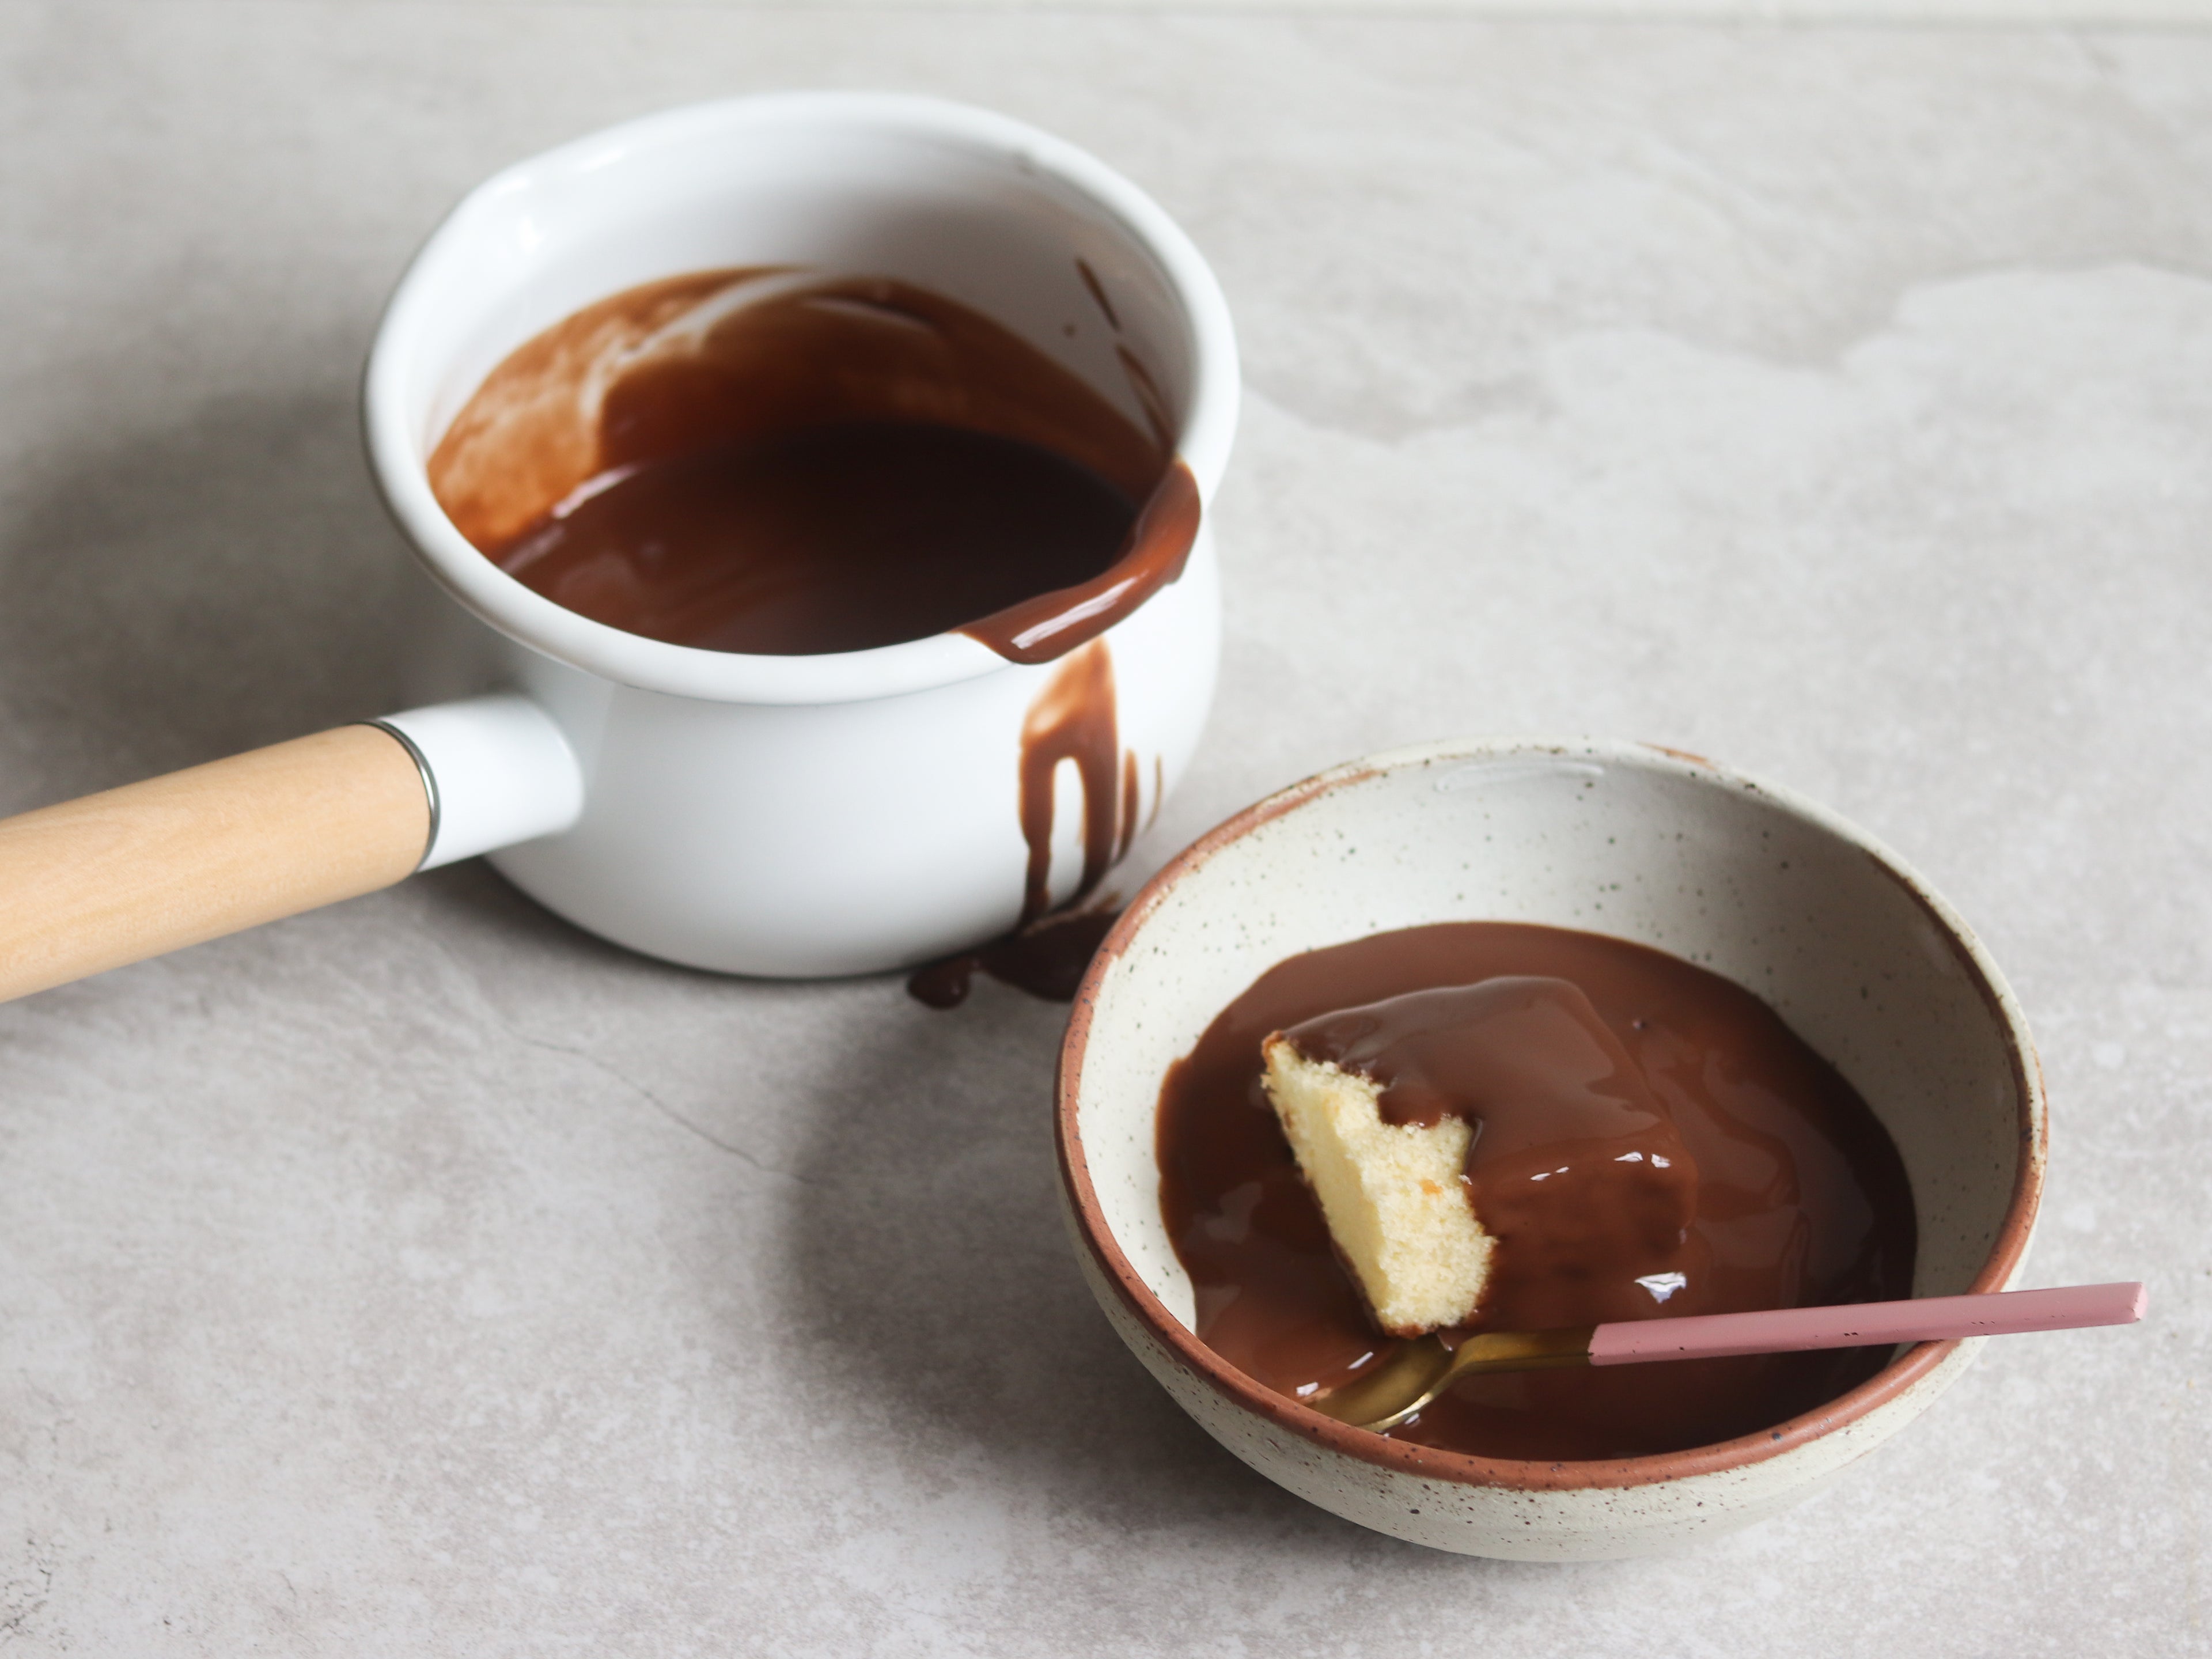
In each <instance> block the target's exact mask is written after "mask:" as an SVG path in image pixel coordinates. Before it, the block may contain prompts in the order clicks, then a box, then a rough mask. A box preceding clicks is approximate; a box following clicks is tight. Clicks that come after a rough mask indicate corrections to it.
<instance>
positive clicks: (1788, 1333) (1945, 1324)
mask: <svg viewBox="0 0 2212 1659" xmlns="http://www.w3.org/2000/svg"><path fill="white" fill-rule="evenodd" d="M2142 1315H2143V1287H2142V1285H2068V1286H2066V1287H2065V1288H2064V1289H2063V1290H2055V1291H1996V1292H1994V1293H1992V1294H1990V1295H1987V1296H1931V1297H1922V1298H1919V1299H1917V1300H1915V1301H1911V1302H1860V1303H1855V1304H1850V1305H1849V1306H1846V1307H1841V1308H1782V1309H1778V1310H1775V1311H1773V1312H1771V1313H1739V1314H1699V1315H1692V1316H1690V1317H1689V1318H1686V1319H1639V1320H1632V1321H1629V1322H1626V1323H1622V1324H1618V1325H1601V1326H1599V1327H1598V1328H1597V1329H1596V1330H1595V1332H1594V1333H1593V1334H1591V1337H1590V1347H1589V1363H1590V1364H1593V1365H1626V1364H1633V1363H1635V1362H1636V1361H1638V1360H1644V1359H1718V1358H1723V1356H1725V1355H1728V1354H1737V1353H1787V1352H1792V1351H1794V1350H1796V1349H1800V1348H1861V1347H1873V1346H1878V1345H1882V1344H1887V1343H1891V1342H1941V1341H1944V1340H1948V1339H1949V1338H1951V1337H1954V1336H2006V1335H2009V1334H2013V1333H2015V1332H2017V1331H2064V1330H2072V1329H2074V1328H2076V1327H2079V1326H2082V1325H2132V1324H2133V1323H2135V1322H2136V1320H2138V1319H2141V1318H2142Z"/></svg>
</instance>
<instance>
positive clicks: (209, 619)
mask: <svg viewBox="0 0 2212 1659" xmlns="http://www.w3.org/2000/svg"><path fill="white" fill-rule="evenodd" d="M15 471H16V477H17V482H16V483H15V487H14V489H13V490H12V492H11V494H10V495H9V499H7V500H6V501H0V592H4V593H5V594H6V603H5V604H4V605H0V708H4V710H5V711H6V716H7V718H6V720H5V721H4V722H0V732H4V735H0V744H4V750H0V752H4V753H5V755H6V757H7V765H6V767H5V769H4V772H5V777H6V781H5V785H4V794H0V811H22V810H24V809H26V808H28V807H31V806H34V805H41V804H43V803H45V802H46V801H51V800H58V799H65V798H68V797H70V796H72V795H76V794H81V793H86V792H88V791H90V790H94V789H104V788H109V787H113V786H115V785H117V784H121V783H127V782H130V781H133V780H135V779H137V778H142V777H149V776H152V775H155V774H157V773H161V772H165V771H169V770H173V769H175V768H178V767H180V766H190V765H193V764H195V763H198V762H201V761H206V760H212V759H215V758H216V757H219V756H222V755H226V754H231V753H234V752H236V751H238V750H242V749H250V748H253V747H256V746H258V745H259V744H268V743H275V742H278V741H281V740H282V739H283V738H290V737H297V736H300V735H301V734H302V733H304V732H313V731H316V730H319V729H320V728H322V727H325V726H332V725H336V724H338V723H339V722H342V721H345V720H359V719H361V718H362V717H363V716H366V715H371V714H380V713H382V712H383V711H384V709H385V708H386V707H387V706H388V705H389V704H390V703H391V702H392V699H393V696H394V695H395V691H396V687H397V684H398V676H397V671H396V670H397V664H398V635H397V629H398V627H399V626H400V620H399V619H400V616H401V606H402V600H403V595H404V582H405V580H406V574H405V566H404V560H405V554H404V551H403V550H402V547H401V544H400V543H399V540H398V536H397V533H396V532H394V531H393V530H392V527H391V526H390V525H389V523H388V522H387V521H386V518H385V516H384V512H383V509H382V507H381V506H380V504H379V502H378V501H377V499H376V496H375V492H374V489H373V488H372V486H371V485H370V483H369V480H368V468H367V465H366V464H365V463H364V461H363V460H362V453H361V441H360V422H359V418H358V416H357V413H356V408H355V404H354V397H353V392H352V388H351V386H343V387H339V386H331V387H326V388H325V387H316V388H309V389H304V390H301V391H300V392H296V393H292V394H289V395H275V396H265V397H264V396H232V397H226V398H218V399H215V400H212V401H210V402H209V403H208V404H204V405H203V406H202V407H201V408H200V409H199V410H197V412H195V413H194V414H193V415H192V416H191V418H190V419H188V420H185V421H182V422H178V423H176V424H173V425H167V426H149V427H145V428H125V429H119V430H117V431H115V432H114V433H112V435H109V436H107V437H106V438H104V439H103V440H102V441H99V442H96V443H91V444H86V445H83V446H82V447H77V448H75V449H72V450H65V451H62V452H60V453H52V454H48V455H46V456H40V457H33V458H31V459H28V460H27V461H25V462H24V463H22V464H21V465H20V466H19V467H18V468H16V469H15Z"/></svg>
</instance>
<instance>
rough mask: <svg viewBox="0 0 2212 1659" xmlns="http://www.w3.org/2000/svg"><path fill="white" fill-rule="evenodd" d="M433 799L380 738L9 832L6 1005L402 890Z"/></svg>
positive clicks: (191, 780)
mask: <svg viewBox="0 0 2212 1659" xmlns="http://www.w3.org/2000/svg"><path fill="white" fill-rule="evenodd" d="M429 836H430V803H429V797H428V793H427V792H426V791H425V789H424V788H423V785H422V772H421V770H420V769H419V768H418V767H417V766H416V763H415V757H413V756H412V755H411V754H410V753H409V752H408V750H407V747H406V745H405V744H402V743H401V742H400V741H399V739H398V738H396V737H394V736H393V735H392V733H391V732H386V731H384V730H383V729H381V728H380V727H378V726H340V727H339V728H338V729H337V730H336V731H334V732H318V733H316V734H315V735H314V736H313V737H311V738H294V739H293V740H292V741H291V742H289V743H280V744H275V745H273V746H271V747H270V748H267V749H256V750H252V752H251V753H249V754H244V755H234V756H232V757H230V758H229V759H228V760H219V761H214V762H210V763H209V764H207V765H205V766H195V767H191V768H190V769H187V770H185V771H182V772H172V773H171V774H170V775H168V776H167V777H164V778H154V779H150V780H149V781H146V782H144V783H134V784H129V785H126V786H125V787H123V788H121V789H110V790H107V791H106V792H105V793H101V794H97V795H87V796H86V797H85V798H84V799H82V800H73V801H64V803H63V804H62V805H58V806H45V807H40V809H39V810H38V811H35V812H26V813H24V814H23V815H22V816H21V817H13V818H8V819H4V820H0V1001H4V1000H8V999H9V998H13V997H20V996H25V995H27V994H30V993H31V992H33V991H42V990H45V989H46V987H48V986H52V985H63V984H66V983H67V982H68V981H70V980H74V979H82V978H83V977H84V976H85V975H88V974H96V973H99V972H100V971H101V970H102V969H107V968H119V967H121V966H122V965H123V964H124V963H127V962H138V961H141V960H143V959H144V958H145V957H153V956H159V955H161V953H162V952H163V951H175V950H179V949H181V948H182V947H184V946H185V945H197V944H198V943H199V942H200V941H201V940H203V939H216V938H219V937H221V936H222V934H225V933H236V932H238V931H239V930H240V928H244V927H253V926H255V925H256V924H257V923H259V922H264V921H275V920H276V918H277V917H279V916H289V915H297V914H298V913H299V912H301V911H302V910H312V909H313V908H316V907H317V906H318V905H323V904H334V903H336V902H337V901H338V900H340V899H346V898H353V897H355V896H357V895H359V894H362V893H369V892H374V891H375V890H376V889H378V888H380V887H389V886H390V885H392V883H394V882H396V881H399V880H401V879H403V878H405V877H406V876H407V875H409V874H410V873H411V872H413V871H414V869H415V867H416V865H417V864H419V863H420V862H421V861H422V854H423V848H425V846H426V845H427V844H428V840H429Z"/></svg>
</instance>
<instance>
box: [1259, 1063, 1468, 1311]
mask: <svg viewBox="0 0 2212 1659" xmlns="http://www.w3.org/2000/svg"><path fill="white" fill-rule="evenodd" d="M1263 1053H1264V1054H1265V1057H1266V1060H1267V1073H1266V1076H1265V1079H1264V1080H1265V1084H1266V1087H1267V1099H1268V1101H1269V1102H1270V1103H1272V1104H1273V1107H1274V1109H1275V1115H1276V1116H1277V1117H1278V1118H1279V1119H1280V1120H1281V1121H1282V1125H1283V1133H1284V1134H1285V1135H1286V1136H1287V1137H1288V1138H1289V1139H1290V1143H1291V1152H1294V1153H1295V1154H1296V1155H1297V1160H1298V1168H1299V1169H1300V1170H1302V1171H1304V1175H1305V1178H1306V1182H1307V1184H1308V1185H1309V1186H1310V1187H1311V1188H1313V1190H1314V1195H1315V1196H1316V1198H1318V1199H1319V1200H1321V1208H1322V1218H1324V1219H1325V1220H1326V1221H1327V1222H1328V1231H1329V1234H1330V1236H1331V1237H1333V1238H1334V1240H1335V1242H1336V1248H1337V1251H1338V1254H1339V1255H1340V1256H1341V1257H1342V1258H1343V1260H1344V1262H1345V1265H1346V1267H1348V1268H1349V1269H1350V1270H1351V1273H1352V1278H1353V1279H1354V1280H1356V1281H1357V1282H1358V1286H1359V1289H1360V1292H1361V1294H1362V1295H1364V1297H1366V1298H1367V1305H1368V1307H1369V1308H1370V1310H1372V1311H1373V1313H1374V1315H1375V1322H1376V1324H1378V1325H1380V1326H1381V1327H1382V1328H1383V1329H1384V1330H1385V1331H1388V1332H1389V1334H1391V1335H1393V1336H1419V1335H1420V1334H1422V1333H1424V1332H1425V1331H1432V1330H1436V1329H1437V1328H1441V1327H1443V1326H1447V1325H1459V1324H1464V1323H1465V1322H1467V1321H1468V1319H1469V1318H1470V1317H1472V1316H1473V1315H1474V1309H1475V1304H1477V1303H1479V1302H1480V1300H1481V1299H1482V1291H1483V1287H1484V1285H1486V1283H1487V1282H1488V1280H1489V1277H1490V1262H1491V1256H1492V1253H1493V1251H1494V1250H1495V1249H1496V1248H1497V1241H1496V1240H1495V1239H1493V1238H1492V1237H1491V1236H1490V1235H1489V1234H1488V1233H1486V1232H1485V1231H1483V1230H1482V1226H1481V1224H1480V1222H1479V1221H1477V1220H1476V1218H1475V1213H1474V1205H1473V1204H1472V1203H1470V1202H1469V1201H1468V1186H1467V1178H1466V1176H1465V1175H1464V1173H1463V1170H1464V1169H1465V1166H1466V1164H1467V1153H1468V1145H1469V1143H1470V1141H1471V1140H1472V1139H1473V1135H1474V1131H1473V1130H1472V1129H1471V1128H1470V1127H1468V1123H1467V1121H1466V1120H1465V1119H1464V1118H1461V1117H1456V1116H1445V1117H1442V1118H1439V1119H1438V1120H1437V1121H1436V1122H1435V1123H1433V1124H1426V1125H1424V1124H1417V1123H1409V1124H1397V1123H1386V1122H1384V1121H1383V1115H1382V1111H1381V1109H1380V1107H1379V1105H1378V1102H1379V1101H1380V1099H1381V1097H1382V1093H1383V1089H1382V1085H1380V1084H1377V1083H1376V1082H1373V1081H1372V1080H1370V1079H1367V1078H1364V1077H1361V1076H1359V1075H1358V1074H1357V1073H1352V1072H1346V1071H1341V1070H1340V1069H1339V1068H1338V1067H1336V1066H1334V1065H1331V1064H1330V1063H1329V1062H1328V1061H1327V1060H1311V1059H1309V1058H1308V1057H1307V1056H1305V1055H1304V1054H1300V1053H1299V1052H1298V1050H1297V1048H1296V1047H1295V1046H1293V1045H1292V1043H1291V1041H1290V1039H1289V1038H1288V1037H1285V1036H1283V1035H1282V1033H1280V1032H1277V1033H1276V1034H1275V1035H1274V1036H1271V1037H1269V1038H1268V1039H1267V1043H1266V1044H1265V1046H1264V1049H1263Z"/></svg>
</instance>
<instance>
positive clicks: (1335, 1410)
mask: <svg viewBox="0 0 2212 1659" xmlns="http://www.w3.org/2000/svg"><path fill="white" fill-rule="evenodd" d="M2142 1315H2143V1287H2142V1285H2137V1284H2128V1285H2067V1286H2065V1287H2063V1288H2062V1289H2057V1290H2049V1291H1994V1292H1990V1293H1988V1294H1984V1295H1981V1296H1931V1297H1919V1298H1917V1299H1915V1300H1911V1301H1906V1302H1859V1303H1854V1304H1850V1305H1849V1306H1847V1307H1840V1308H1780V1309H1776V1310H1771V1311H1769V1312H1764V1313H1734V1314H1699V1315H1693V1316H1690V1317H1688V1318H1685V1319H1639V1320H1630V1321H1626V1322H1620V1323H1615V1324H1611V1325H1576V1326H1571V1327H1569V1328H1567V1329H1565V1330H1558V1331H1490V1332H1486V1333H1484V1334H1482V1335H1480V1336H1470V1337H1468V1338H1467V1339H1465V1340H1463V1341H1462V1342H1461V1343H1460V1345H1459V1346H1457V1347H1456V1348H1448V1347H1446V1346H1444V1344H1443V1340H1441V1339H1440V1338H1438V1337H1437V1336H1435V1335H1433V1334H1431V1335H1428V1336H1424V1337H1421V1338H1419V1340H1415V1341H1412V1342H1408V1343H1407V1344H1406V1345H1405V1346H1403V1347H1401V1348H1400V1349H1399V1350H1398V1352H1396V1353H1395V1354H1393V1355H1391V1356H1390V1358H1388V1359H1387V1360H1385V1361H1383V1364H1381V1365H1380V1366H1379V1367H1377V1368H1376V1370H1374V1371H1373V1372H1372V1373H1370V1375H1368V1376H1362V1377H1357V1378H1355V1379H1353V1380H1352V1382H1349V1383H1343V1384H1341V1385H1340V1386H1339V1387H1337V1388H1334V1389H1330V1390H1329V1391H1328V1393H1327V1394H1325V1395H1322V1396H1321V1397H1320V1398H1319V1399H1317V1400H1309V1401H1306V1402H1305V1403H1306V1404H1307V1405H1309V1406H1311V1407H1313V1408H1314V1410H1316V1411H1317V1412H1319V1413H1322V1415H1323V1416H1325V1417H1333V1418H1334V1419H1336V1420H1337V1421H1338V1422H1340V1423H1349V1424H1351V1425H1352V1426H1353V1427H1354V1428H1359V1429H1366V1430H1369V1431H1371V1432H1373V1433H1376V1434H1381V1433H1383V1432H1384V1431H1386V1430H1389V1429H1395V1428H1396V1427H1398V1426H1399V1425H1401V1424H1402V1423H1403V1422H1405V1421H1406V1419H1407V1418H1409V1417H1412V1416H1413V1414H1414V1413H1416V1412H1418V1411H1419V1410H1420V1409H1421V1408H1422V1407H1425V1406H1426V1405H1427V1404H1428V1403H1429V1402H1430V1401H1432V1400H1434V1399H1435V1398H1436V1397H1437V1395H1440V1394H1442V1393H1443V1391H1444V1390H1445V1389H1449V1388H1450V1387H1451V1385H1452V1384H1453V1383H1456V1382H1458V1381H1459V1380H1460V1378H1462V1376H1475V1375H1477V1374H1479V1373H1482V1372H1487V1371H1543V1370H1560V1369H1563V1368H1565V1367H1566V1366H1570V1365H1629V1364H1639V1363H1641V1362H1643V1361H1645V1360H1651V1359H1718V1358H1724V1357H1725V1356H1727V1355H1729V1354H1740V1353H1788V1352H1795V1351H1797V1350H1800V1349H1805V1348H1864V1347H1875V1346H1884V1345H1887V1344H1888V1343H1892V1342H1942V1341H1947V1340H1949V1339H1951V1338H1953V1337H1960V1336H2004V1335H2008V1334H2013V1333H2015V1332H2020V1331H2063V1330H2073V1329H2076V1328H2080V1327H2082V1326H2086V1325H2132V1324H2133V1323H2135V1322H2136V1320H2138V1319H2141V1318H2142Z"/></svg>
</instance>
